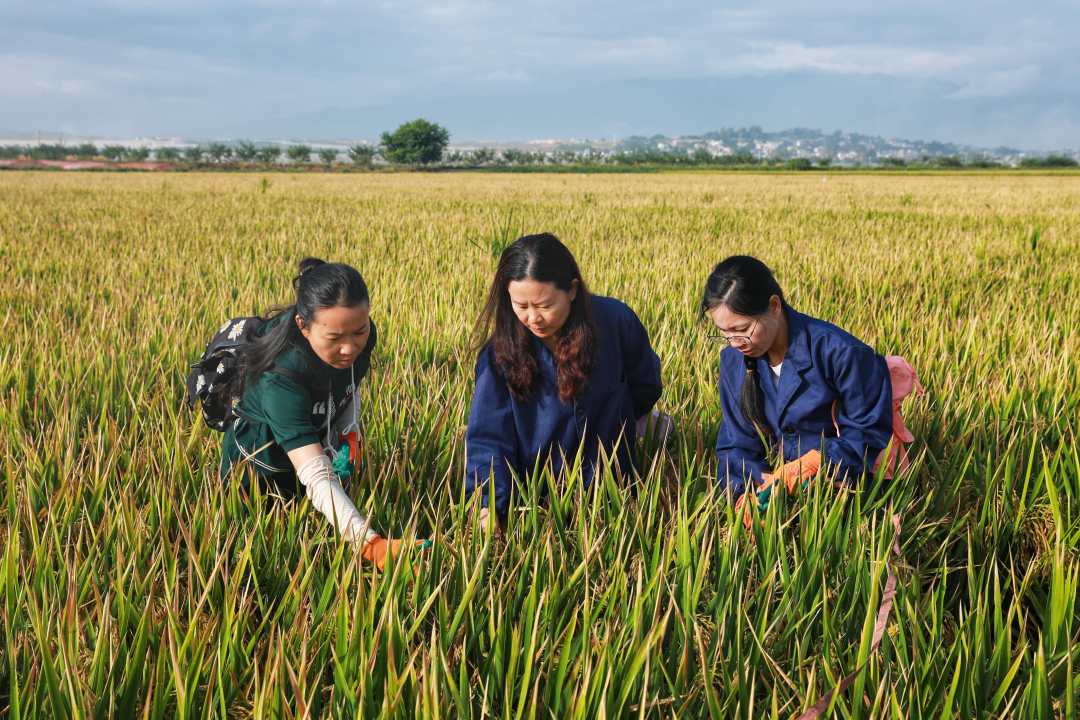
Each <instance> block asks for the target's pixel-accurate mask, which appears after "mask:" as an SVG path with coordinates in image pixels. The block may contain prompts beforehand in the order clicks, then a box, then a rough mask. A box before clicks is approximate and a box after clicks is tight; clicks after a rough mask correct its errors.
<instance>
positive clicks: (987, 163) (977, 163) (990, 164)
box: [967, 156, 1001, 168]
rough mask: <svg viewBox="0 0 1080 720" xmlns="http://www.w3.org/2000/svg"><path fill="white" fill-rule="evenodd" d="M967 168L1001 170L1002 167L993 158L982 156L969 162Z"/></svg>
mask: <svg viewBox="0 0 1080 720" xmlns="http://www.w3.org/2000/svg"><path fill="white" fill-rule="evenodd" d="M967 166H968V167H973V168H999V167H1001V163H999V162H998V161H997V160H994V159H993V158H990V157H986V156H980V157H973V158H971V159H970V160H968V162H967Z"/></svg>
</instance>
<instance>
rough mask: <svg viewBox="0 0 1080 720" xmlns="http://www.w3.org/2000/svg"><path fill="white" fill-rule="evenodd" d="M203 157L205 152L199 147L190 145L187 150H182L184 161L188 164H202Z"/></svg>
mask: <svg viewBox="0 0 1080 720" xmlns="http://www.w3.org/2000/svg"><path fill="white" fill-rule="evenodd" d="M204 155H206V151H205V150H203V149H202V147H201V146H199V145H192V146H191V147H189V148H184V159H185V160H187V161H188V162H193V163H198V162H202V160H203V156H204Z"/></svg>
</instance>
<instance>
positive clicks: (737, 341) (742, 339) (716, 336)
mask: <svg viewBox="0 0 1080 720" xmlns="http://www.w3.org/2000/svg"><path fill="white" fill-rule="evenodd" d="M757 323H758V321H757V320H754V324H753V325H751V326H750V334H749V335H725V334H723V333H709V340H712V341H713V342H726V343H727V344H728V345H749V344H750V342H751V339H752V338H753V337H754V331H755V330H757Z"/></svg>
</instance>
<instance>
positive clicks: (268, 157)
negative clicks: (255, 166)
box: [256, 145, 281, 163]
mask: <svg viewBox="0 0 1080 720" xmlns="http://www.w3.org/2000/svg"><path fill="white" fill-rule="evenodd" d="M256 157H258V158H259V162H261V163H275V162H277V161H278V158H280V157H281V148H280V147H278V146H277V145H266V146H264V147H261V148H259V149H258V150H257V151H256Z"/></svg>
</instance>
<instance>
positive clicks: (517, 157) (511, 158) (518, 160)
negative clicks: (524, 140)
mask: <svg viewBox="0 0 1080 720" xmlns="http://www.w3.org/2000/svg"><path fill="white" fill-rule="evenodd" d="M502 159H503V160H505V161H506V164H507V165H524V164H526V163H527V162H528V161H529V157H528V153H526V152H525V151H523V150H516V149H515V148H507V149H505V150H503V151H502Z"/></svg>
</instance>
